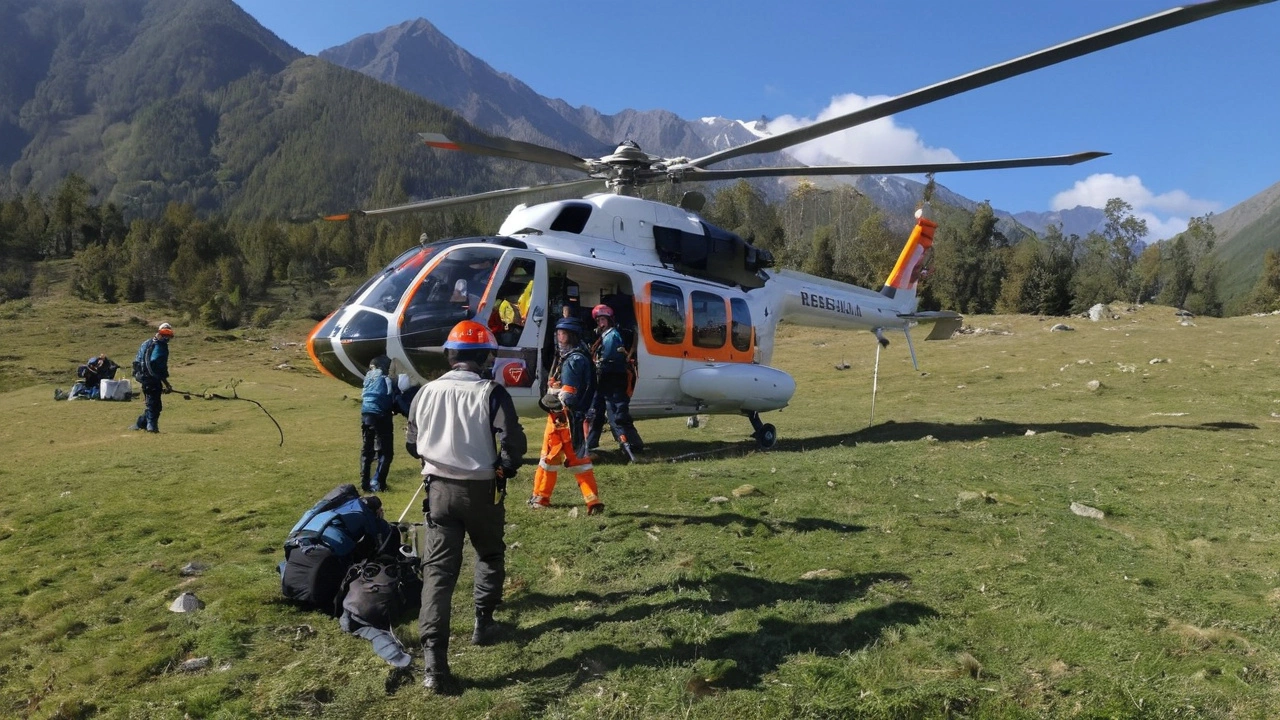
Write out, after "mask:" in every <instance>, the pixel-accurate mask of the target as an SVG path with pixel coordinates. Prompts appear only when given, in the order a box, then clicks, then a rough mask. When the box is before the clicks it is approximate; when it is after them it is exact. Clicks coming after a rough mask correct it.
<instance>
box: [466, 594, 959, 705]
mask: <svg viewBox="0 0 1280 720" xmlns="http://www.w3.org/2000/svg"><path fill="white" fill-rule="evenodd" d="M937 615H938V613H937V612H936V611H934V610H933V609H932V608H930V607H928V606H926V605H922V604H919V603H914V602H901V601H899V602H891V603H889V604H888V605H884V606H882V607H877V608H870V609H867V610H863V611H861V612H859V613H858V614H857V615H854V616H853V617H851V618H846V619H844V620H838V621H835V622H794V621H790V620H783V619H780V618H776V617H766V618H764V619H762V620H761V621H760V623H759V626H758V627H757V628H756V629H755V630H752V631H744V632H732V633H727V634H724V635H718V636H715V637H712V638H709V639H707V640H706V641H705V642H686V641H674V642H671V643H670V644H668V645H664V646H663V647H647V648H622V647H618V646H617V645H612V644H600V645H596V646H593V647H589V648H585V649H583V650H580V651H578V652H575V653H574V654H573V655H571V656H569V657H563V658H558V659H556V660H552V661H551V662H549V663H547V664H546V665H543V666H542V667H538V668H528V669H523V670H517V671H516V672H514V673H502V674H501V676H500V677H489V678H480V679H476V680H470V679H469V680H468V681H467V685H468V686H471V687H478V688H486V689H497V688H501V687H508V686H510V685H512V684H513V683H519V684H523V683H535V685H534V687H537V684H543V685H551V684H554V686H555V687H554V689H552V688H550V687H548V688H547V691H546V692H545V693H544V695H545V696H544V697H542V698H538V700H541V701H543V702H550V701H552V700H554V696H555V695H563V694H567V693H569V692H572V691H573V690H574V688H576V687H578V686H579V685H581V684H583V683H585V682H587V681H588V680H590V679H591V678H593V677H597V676H600V675H603V674H605V673H608V672H612V671H615V670H621V669H626V668H631V667H641V666H642V667H651V668H662V667H667V666H670V665H671V664H673V663H694V662H695V661H696V662H697V663H698V665H699V667H701V666H703V665H704V664H711V665H714V666H718V667H719V668H721V670H720V671H719V672H717V675H718V677H715V678H710V679H708V678H700V677H697V676H694V677H691V678H690V684H689V689H690V690H691V691H694V692H697V691H698V689H697V688H696V687H694V686H695V683H700V684H702V685H704V686H708V685H709V686H710V689H711V690H712V691H714V690H718V689H722V688H723V689H728V688H735V687H736V688H746V687H753V686H756V685H758V684H759V683H760V680H761V678H762V677H763V676H764V675H766V674H768V673H770V672H773V671H774V670H776V669H777V668H778V666H779V665H781V664H782V663H783V662H784V661H785V660H786V659H787V658H788V657H790V656H791V655H794V654H797V653H808V652H811V653H814V654H816V655H821V656H825V657H836V656H838V655H840V654H842V653H847V652H853V651H857V650H859V649H861V648H864V647H866V646H868V645H870V644H871V643H873V642H874V641H875V640H876V639H877V638H878V637H879V636H880V634H881V633H882V632H884V630H885V629H887V628H890V627H893V626H899V625H915V624H917V623H920V622H921V621H924V620H927V619H929V618H933V617H937ZM553 679H560V680H561V682H556V683H547V681H549V680H553ZM708 680H710V682H708Z"/></svg>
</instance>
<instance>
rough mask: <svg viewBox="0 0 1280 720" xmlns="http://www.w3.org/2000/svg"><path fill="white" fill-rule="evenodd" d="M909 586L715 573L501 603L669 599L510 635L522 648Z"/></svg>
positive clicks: (894, 576)
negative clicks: (672, 614)
mask: <svg viewBox="0 0 1280 720" xmlns="http://www.w3.org/2000/svg"><path fill="white" fill-rule="evenodd" d="M909 581H910V578H908V577H907V576H906V575H903V574H902V573H893V572H879V573H863V574H860V575H853V576H850V577H836V578H815V579H811V580H803V579H801V580H794V581H786V582H783V581H778V580H768V579H765V578H758V577H753V576H750V575H741V574H737V573H716V574H714V575H712V576H710V577H708V578H706V579H702V580H697V579H690V580H680V581H676V582H671V583H666V584H663V585H655V586H653V587H648V588H643V589H641V590H629V591H627V590H624V591H618V592H610V593H603V594H601V593H595V592H591V591H590V590H579V591H577V592H574V593H570V594H568V595H548V594H545V593H534V592H531V593H526V594H524V595H521V596H519V597H517V598H514V599H512V600H509V601H507V603H506V606H507V607H509V608H511V609H514V610H523V609H532V608H543V609H545V608H551V607H555V606H557V605H579V604H580V603H584V602H585V603H591V604H593V605H606V606H608V605H619V604H623V603H627V602H628V601H631V600H637V599H640V598H646V597H655V596H659V595H670V596H672V598H671V599H669V600H664V601H660V602H651V603H636V604H634V605H629V606H625V607H621V608H617V609H609V610H605V611H602V612H596V613H591V614H585V613H584V614H577V615H574V616H573V617H558V618H553V619H551V620H548V621H546V622H542V623H538V624H537V625H533V626H531V627H527V628H520V629H519V630H515V631H513V634H512V637H513V639H515V640H516V641H517V642H520V643H524V642H527V641H530V640H532V639H534V638H536V637H537V636H539V635H541V634H543V633H545V632H548V631H552V630H562V631H567V632H574V631H578V630H589V629H591V628H593V627H595V626H597V625H599V624H600V623H608V622H632V621H636V620H643V619H644V618H647V617H650V616H652V615H654V614H655V613H661V612H666V611H689V612H696V613H701V614H703V615H722V614H725V613H729V612H733V611H735V610H747V609H751V608H760V607H769V606H772V605H774V604H776V603H778V602H782V601H787V600H808V601H811V602H820V603H839V602H847V601H849V600H853V599H857V598H860V597H862V596H863V595H865V594H866V593H867V590H868V589H870V588H871V587H872V586H873V585H876V584H878V583H882V582H898V583H906V582H909ZM699 596H703V597H699Z"/></svg>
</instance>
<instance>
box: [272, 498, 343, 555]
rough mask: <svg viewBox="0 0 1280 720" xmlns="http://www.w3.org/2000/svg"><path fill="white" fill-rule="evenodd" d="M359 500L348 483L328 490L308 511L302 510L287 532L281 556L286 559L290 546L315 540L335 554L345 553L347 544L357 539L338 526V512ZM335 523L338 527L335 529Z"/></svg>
mask: <svg viewBox="0 0 1280 720" xmlns="http://www.w3.org/2000/svg"><path fill="white" fill-rule="evenodd" d="M359 501H360V491H358V490H356V486H355V485H351V484H349V483H348V484H345V485H339V486H338V487H336V488H334V489H332V490H330V491H329V493H328V494H327V495H325V496H324V497H322V498H320V501H319V502H317V503H316V504H315V505H313V506H312V507H311V509H310V510H308V511H306V512H305V513H303V514H302V518H301V519H300V520H298V522H297V524H295V525H294V526H293V529H292V530H290V531H289V537H288V539H286V540H285V541H284V556H285V559H286V560H287V559H288V558H289V553H290V551H291V550H293V549H294V548H297V547H299V546H301V545H307V544H313V543H317V542H319V543H324V544H326V545H329V546H330V548H331V549H333V550H334V551H336V552H337V553H338V554H339V555H347V554H349V553H350V552H351V547H348V545H349V544H350V545H354V544H355V541H356V540H358V539H359V538H350V537H347V536H346V532H345V528H342V527H340V525H341V523H342V518H341V515H342V510H344V509H348V506H350V505H351V503H353V502H359ZM351 509H354V508H351ZM335 525H337V526H339V527H336V528H335V527H334V526H335Z"/></svg>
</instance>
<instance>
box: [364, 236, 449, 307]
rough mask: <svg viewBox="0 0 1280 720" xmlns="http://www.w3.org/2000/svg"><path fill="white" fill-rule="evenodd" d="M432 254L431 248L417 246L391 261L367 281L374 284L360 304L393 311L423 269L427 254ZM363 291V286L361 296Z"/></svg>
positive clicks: (366, 285) (366, 284)
mask: <svg viewBox="0 0 1280 720" xmlns="http://www.w3.org/2000/svg"><path fill="white" fill-rule="evenodd" d="M430 254H431V249H429V248H421V247H415V248H411V249H409V250H408V251H407V252H405V253H404V254H402V255H401V256H400V257H398V258H396V259H395V260H392V261H391V264H390V265H387V267H385V268H384V269H383V270H382V273H381V274H379V275H378V277H376V278H374V279H373V280H370V281H369V282H367V283H365V287H366V288H367V287H369V286H370V285H372V286H373V289H372V290H370V291H369V292H368V293H364V299H363V300H361V301H360V304H361V305H363V306H364V307H369V308H374V309H375V310H382V311H383V312H391V311H392V310H395V309H396V306H397V305H399V304H400V298H401V297H402V296H403V295H404V291H405V290H406V289H408V287H409V283H411V282H413V278H414V277H416V276H417V275H418V271H419V270H421V269H422V265H423V263H424V262H425V261H426V259H427V256H428V255H430ZM362 292H363V288H362V289H361V290H359V291H357V292H356V295H355V296H353V297H356V296H359V295H360V294H361V293H362Z"/></svg>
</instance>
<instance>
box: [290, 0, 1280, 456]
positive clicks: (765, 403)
mask: <svg viewBox="0 0 1280 720" xmlns="http://www.w3.org/2000/svg"><path fill="white" fill-rule="evenodd" d="M1273 1H1274V0H1211V1H1210V2H1203V3H1199V4H1195V5H1188V6H1183V7H1176V8H1172V9H1169V10H1165V11H1163V12H1159V13H1155V14H1152V15H1149V16H1147V17H1144V18H1140V19H1138V20H1134V21H1131V22H1128V23H1124V24H1121V25H1117V26H1114V27H1111V28H1109V29H1106V30H1102V31H1099V32H1096V33H1093V34H1090V35H1086V36H1083V37H1080V38H1077V39H1075V40H1071V41H1068V42H1065V43H1061V44H1059V45H1055V46H1053V47H1050V48H1046V49H1044V50H1040V51H1037V52H1033V53H1030V54H1027V55H1023V56H1021V57H1018V58H1015V59H1012V60H1008V61H1005V62H1002V63H998V64H995V65H991V66H988V67H986V68H983V69H980V70H977V71H974V72H970V73H967V74H964V75H960V76H957V77H954V78H952V79H949V80H945V81H942V82H939V83H935V84H933V85H929V86H926V87H923V88H920V89H918V90H914V91H911V92H908V93H905V94H903V95H898V96H896V97H892V98H889V99H887V100H884V101H882V102H879V103H877V104H874V105H870V106H867V107H864V108H862V109H860V110H857V111H854V112H851V113H848V114H845V115H841V116H838V117H834V118H830V119H827V120H823V121H820V122H815V123H813V124H811V125H807V126H804V127H801V128H798V129H794V130H791V131H788V132H783V133H779V134H776V135H770V136H765V137H762V138H760V139H758V140H755V141H752V142H748V143H746V144H743V145H739V146H736V147H731V148H728V149H724V150H719V151H716V152H712V153H711V154H709V155H706V156H703V157H699V158H692V159H691V158H687V157H675V158H666V157H660V156H656V155H650V154H648V153H646V152H644V151H643V150H642V149H641V148H640V147H639V146H638V145H637V144H635V143H634V142H630V141H626V142H623V143H621V144H620V145H618V146H617V148H616V149H615V150H614V152H612V153H611V154H608V155H605V156H602V157H599V158H582V157H578V156H576V155H573V154H572V153H568V152H565V151H562V150H557V149H554V148H549V147H544V146H540V145H536V144H532V143H527V142H522V141H517V140H511V139H506V138H498V137H490V136H487V135H484V134H482V133H479V132H478V131H469V132H467V133H466V134H465V135H456V136H453V137H448V136H445V135H442V134H439V133H421V134H420V137H421V139H422V141H423V142H424V143H425V144H426V145H427V146H429V147H432V148H435V149H437V150H445V151H460V152H467V153H472V154H476V155H483V156H491V157H500V158H508V159H516V160H522V161H529V162H534V163H540V164H543V165H549V166H553V167H557V168H561V169H565V170H573V171H578V172H581V173H584V174H585V175H586V178H585V179H579V180H569V181H563V182H557V183H549V184H543V185H536V186H532V187H522V188H507V189H502V190H494V191H490V192H485V193H479V194H474V195H467V196H460V197H448V198H436V199H429V200H424V201H420V202H414V203H409V204H405V205H398V206H395V207H389V208H380V209H369V210H355V211H351V212H346V213H340V214H336V215H330V216H328V217H327V218H326V219H328V220H332V221H351V220H354V219H355V218H358V217H378V216H386V215H392V214H399V213H407V212H415V211H424V210H434V209H440V208H445V207H450V206H457V205H464V204H469V203H475V202H480V201H487V200H493V199H497V198H512V199H519V198H521V197H522V196H529V195H532V194H534V193H540V192H545V191H550V190H557V191H561V192H564V193H566V194H575V195H580V194H582V193H584V192H588V191H590V190H592V189H595V190H599V189H601V185H602V184H603V189H604V192H596V193H594V194H588V195H586V196H585V197H582V198H581V199H570V200H559V201H554V202H545V203H540V204H535V205H527V204H524V203H521V204H519V205H517V206H516V207H515V208H514V209H513V210H511V212H510V214H509V215H508V216H507V218H506V220H505V221H503V223H502V224H501V226H500V227H499V228H498V231H497V233H496V234H495V235H491V236H483V237H465V238H454V239H448V240H442V241H438V242H426V236H425V235H424V236H423V242H422V243H420V244H419V245H417V246H414V247H411V248H409V249H408V250H406V251H404V252H403V253H402V254H401V255H400V256H399V257H397V258H395V259H394V260H393V261H392V262H391V263H390V264H388V265H387V266H386V267H385V268H384V269H383V270H382V271H381V272H380V273H378V274H377V275H375V276H374V277H372V278H370V279H369V280H368V281H367V282H365V283H364V284H363V285H362V286H361V287H360V288H359V289H357V290H356V291H355V292H354V293H352V294H351V296H350V297H349V298H348V299H347V300H346V301H345V302H344V303H343V304H342V305H341V306H340V307H339V308H338V309H337V310H335V311H334V312H333V313H331V314H330V315H329V316H328V317H326V318H325V319H324V320H322V321H321V322H320V323H319V324H318V325H316V327H315V329H314V330H313V331H312V332H311V334H310V336H309V337H308V340H307V349H308V353H309V354H310V356H311V359H312V361H313V362H314V363H315V365H316V367H317V368H318V369H319V370H320V371H321V372H322V373H324V374H326V375H329V376H332V377H334V378H337V379H339V380H342V381H345V382H347V383H350V384H352V385H355V386H360V385H361V384H362V382H363V377H364V369H365V368H367V367H368V365H369V362H370V361H371V360H372V359H373V358H375V357H377V356H380V355H386V356H388V357H390V358H391V359H392V361H393V363H394V364H395V367H396V369H397V371H398V372H400V373H403V374H405V375H407V376H409V380H410V381H411V382H413V383H421V382H425V381H428V380H430V379H432V378H434V377H436V376H438V375H439V374H441V373H443V372H444V371H446V370H448V366H447V362H446V360H445V357H444V352H443V349H442V346H443V344H444V342H445V339H446V337H447V335H448V333H449V330H450V329H451V328H452V327H453V326H454V325H455V324H456V323H457V322H459V321H461V320H467V319H471V320H476V321H478V322H481V323H484V324H486V325H488V326H489V327H490V328H491V329H493V330H494V332H495V337H496V338H497V340H498V344H499V346H500V349H499V351H498V353H497V358H496V360H495V363H494V366H493V377H494V379H495V380H496V381H497V382H499V383H501V384H502V385H504V386H505V387H506V388H507V390H508V392H510V394H511V396H512V398H513V400H514V401H515V405H516V408H517V410H518V411H519V412H520V413H521V414H522V415H527V416H538V415H541V414H542V411H541V410H540V409H539V407H538V400H539V398H541V396H542V395H543V392H544V391H545V389H546V384H547V379H548V373H549V370H550V367H551V362H552V360H553V343H554V340H553V338H554V334H555V333H554V332H553V331H552V329H553V328H554V326H555V323H556V322H557V320H559V318H561V317H570V316H576V317H580V318H584V316H586V315H589V309H590V308H591V307H592V306H596V305H607V306H609V307H610V308H611V309H612V310H613V311H614V316H615V318H616V319H617V322H618V325H619V326H621V327H624V328H627V329H628V330H630V331H631V332H632V333H633V334H634V341H633V345H634V355H635V361H636V365H635V367H636V379H635V384H634V389H633V393H632V396H631V405H630V408H631V414H632V416H633V417H634V418H635V419H638V420H639V419H647V418H661V417H688V418H689V423H690V426H691V427H693V426H696V425H695V423H696V417H697V416H698V415H699V414H741V415H745V416H746V418H747V419H748V421H749V422H750V423H751V427H752V437H753V438H754V439H755V440H756V442H757V443H758V445H759V446H760V447H761V448H764V449H767V448H770V447H772V446H773V445H774V444H775V442H776V441H777V429H776V428H775V426H774V425H772V424H770V423H766V422H764V421H763V420H762V418H761V413H765V412H769V411H773V410H779V409H781V408H784V407H786V406H787V405H788V403H789V402H790V400H791V398H792V396H793V395H794V393H795V389H796V384H795V380H794V379H793V378H792V377H791V376H790V375H789V374H788V373H787V372H785V371H783V370H780V369H778V368H775V367H772V366H770V364H769V363H770V362H771V360H772V357H773V354H774V337H775V333H776V330H777V327H778V323H779V322H780V321H783V320H785V321H787V322H789V323H795V324H799V325H809V326H816V327H822V328H829V329H839V330H861V331H867V332H870V333H872V334H873V335H874V337H875V338H876V340H877V342H878V343H879V345H878V347H877V348H876V352H877V354H878V353H879V351H880V348H881V347H886V346H887V345H888V344H889V340H888V338H887V337H886V333H890V332H892V333H897V332H901V333H902V334H903V336H904V337H905V339H906V343H907V347H908V349H909V351H910V355H911V360H912V363H913V365H917V362H916V354H915V348H914V344H913V341H912V335H911V331H912V329H913V328H915V327H917V326H927V327H928V328H929V333H928V335H927V336H926V337H925V339H926V340H940V339H946V338H949V337H951V335H952V334H953V333H954V332H955V331H956V330H957V329H958V328H959V327H960V325H961V322H962V318H961V316H960V315H959V314H957V313H955V312H950V311H933V312H920V311H918V310H917V298H916V285H917V283H918V281H919V280H920V279H921V277H922V275H923V274H924V272H925V268H926V266H927V262H928V256H929V251H930V249H931V247H932V243H933V233H934V230H935V229H936V225H935V224H934V223H933V222H932V221H931V220H930V219H929V218H928V216H927V203H926V207H922V208H921V210H920V211H918V212H917V219H916V225H915V227H914V229H913V230H912V231H911V233H910V235H909V237H908V239H907V241H906V243H905V245H904V246H903V248H902V251H901V253H900V254H899V256H898V260H897V262H896V263H895V264H894V266H893V269H892V271H891V272H890V273H889V275H888V277H887V278H886V280H885V282H884V285H883V287H882V288H881V289H880V290H879V291H876V290H872V289H869V288H863V287H858V286H855V285H851V284H847V283H841V282H837V281H834V280H828V279H825V278H821V277H817V276H814V275H808V274H805V273H801V272H797V271H793V270H779V269H775V268H774V267H773V266H774V260H773V257H772V256H771V255H770V253H769V252H768V251H766V250H764V249H761V248H757V247H755V246H754V245H752V244H751V243H750V242H749V241H747V240H744V239H743V238H741V237H739V236H738V235H735V234H733V233H731V232H728V231H726V230H724V229H721V228H718V227H716V226H714V225H711V224H710V223H708V222H706V221H705V220H703V219H702V218H701V217H700V216H699V215H698V214H697V213H698V211H699V210H700V209H701V207H702V205H703V203H705V198H704V197H703V196H702V195H701V193H697V192H689V193H685V196H684V198H683V199H682V200H681V201H680V203H679V204H678V205H670V204H666V203H662V202H656V201H651V200H646V199H642V198H640V197H637V190H638V188H641V187H644V186H648V185H656V184H682V183H689V182H704V181H719V180H736V179H742V178H761V177H803V176H841V175H844V176H848V175H859V174H875V175H881V174H932V173H945V172H957V171H977V170H1003V169H1014V168H1027V167H1045V166H1063V165H1074V164H1076V163H1081V162H1086V161H1088V160H1092V159H1095V158H1098V157H1102V156H1105V155H1107V154H1108V153H1104V152H1080V153H1075V154H1069V155H1055V156H1038V157H1023V158H1012V159H1003V160H984V161H968V162H950V163H920V164H900V165H878V166H868V165H832V166H786V167H750V168H737V169H712V168H710V167H709V166H712V165H716V164H718V163H722V162H725V161H728V160H733V159H735V158H740V157H744V156H748V155H757V154H763V153H773V152H777V151H781V150H785V149H786V148H789V147H792V146H794V145H797V144H799V143H803V142H806V141H809V140H813V139H815V138H819V137H823V136H825V135H828V134H830V133H834V132H839V131H842V130H845V129H848V128H851V127H854V126H857V125H861V124H863V123H867V122H870V121H873V120H876V119H880V118H884V117H887V116H889V115H893V114H896V113H899V112H902V111H905V110H909V109H912V108H915V107H920V106H922V105H925V104H928V103H932V102H936V101H938V100H941V99H944V98H947V97H951V96H953V95H957V94H959V93H963V92H967V91H969V90H973V89H976V88H980V87H984V86H986V85H989V84H992V83H995V82H998V81H1001V80H1005V79H1008V78H1011V77H1015V76H1018V75H1022V74H1025V73H1028V72H1031V71H1034V70H1037V69H1040V68H1044V67H1048V66H1050V65H1054V64H1057V63H1060V62H1063V61H1066V60H1070V59H1072V58H1076V57H1080V56H1083V55H1087V54H1089V53H1093V52H1097V51H1099V50H1103V49H1106V48H1109V47H1112V46H1115V45H1119V44H1121V43H1126V42H1129V41H1132V40H1136V39H1139V38H1142V37H1145V36H1147V35H1151V34H1154V33H1158V32H1161V31H1164V30H1168V29H1171V28H1175V27H1179V26H1182V25H1186V24H1189V23H1193V22H1196V21H1199V20H1204V19H1207V18H1210V17H1213V16H1216V15H1219V14H1222V13H1226V12H1232V11H1235V10H1240V9H1244V8H1248V7H1253V6H1257V5H1262V4H1265V3H1269V2H1273ZM584 319H585V318H584ZM591 325H592V323H589V322H588V323H587V326H588V327H590V326H591ZM877 357H878V355H877ZM917 367H918V365H917ZM873 387H874V385H873ZM873 392H874V391H873ZM873 402H874V395H873Z"/></svg>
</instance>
